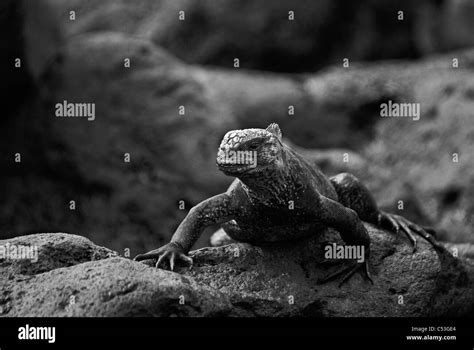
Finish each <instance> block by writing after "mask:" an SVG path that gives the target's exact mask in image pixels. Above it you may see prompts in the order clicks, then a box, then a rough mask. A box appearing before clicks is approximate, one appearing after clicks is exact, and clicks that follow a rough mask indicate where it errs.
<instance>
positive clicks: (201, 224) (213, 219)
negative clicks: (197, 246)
mask: <svg viewBox="0 0 474 350" xmlns="http://www.w3.org/2000/svg"><path fill="white" fill-rule="evenodd" d="M235 208H236V206H235V205H234V201H233V200H232V197H231V196H230V195H229V194H228V193H222V194H219V195H217V196H214V197H211V198H209V199H206V200H205V201H202V202H201V203H199V204H197V205H196V206H194V207H193V208H191V210H190V211H189V213H188V215H186V217H185V218H184V220H183V221H182V222H181V224H180V225H179V226H178V228H177V229H176V232H175V233H174V235H173V237H171V241H170V242H169V243H168V244H165V245H164V246H162V247H160V248H158V249H155V250H152V251H150V252H148V253H145V254H140V255H137V256H136V257H135V260H137V261H140V260H145V259H158V261H157V262H156V267H159V265H160V264H161V262H162V261H163V260H164V259H165V258H168V259H169V263H170V268H171V270H173V269H174V265H175V260H176V259H181V260H183V261H186V262H188V263H190V264H192V259H191V258H190V257H188V256H187V253H188V252H189V250H190V249H191V248H192V246H193V245H194V243H196V241H197V239H198V238H199V236H200V235H201V233H202V231H203V230H204V229H205V228H206V227H207V226H209V225H212V224H220V223H223V222H226V221H229V220H232V219H233V218H234V214H235Z"/></svg>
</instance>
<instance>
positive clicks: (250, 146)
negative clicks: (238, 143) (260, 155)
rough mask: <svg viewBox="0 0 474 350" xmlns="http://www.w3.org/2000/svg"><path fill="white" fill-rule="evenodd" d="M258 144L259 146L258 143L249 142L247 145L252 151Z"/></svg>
mask: <svg viewBox="0 0 474 350" xmlns="http://www.w3.org/2000/svg"><path fill="white" fill-rule="evenodd" d="M259 146H260V145H259V144H258V143H251V144H250V145H249V149H250V150H252V151H254V150H256V149H257V148H258V147H259Z"/></svg>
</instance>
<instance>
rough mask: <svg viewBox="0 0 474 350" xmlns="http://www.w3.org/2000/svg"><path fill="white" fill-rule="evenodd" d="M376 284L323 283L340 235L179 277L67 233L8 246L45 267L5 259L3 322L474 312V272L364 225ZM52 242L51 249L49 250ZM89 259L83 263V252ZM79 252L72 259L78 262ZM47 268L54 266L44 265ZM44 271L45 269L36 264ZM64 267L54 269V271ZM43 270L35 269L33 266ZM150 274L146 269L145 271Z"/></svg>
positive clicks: (203, 257) (203, 258)
mask: <svg viewBox="0 0 474 350" xmlns="http://www.w3.org/2000/svg"><path fill="white" fill-rule="evenodd" d="M366 227H367V229H368V230H369V234H370V236H371V239H372V243H371V252H372V256H371V261H370V268H371V270H372V274H373V278H374V285H372V284H370V283H369V282H368V281H367V280H366V279H364V278H363V277H362V276H361V275H358V274H356V275H354V276H353V277H352V279H350V280H349V281H348V282H347V283H346V284H345V285H343V286H342V287H341V288H338V282H337V281H333V282H328V283H326V284H318V279H320V278H321V277H323V276H326V275H327V274H328V273H330V272H331V271H333V270H334V269H336V268H338V267H337V266H333V265H332V264H331V263H329V264H327V263H323V261H326V262H327V260H325V258H324V246H325V245H326V244H328V242H338V243H340V239H339V236H338V234H337V233H336V232H335V231H332V230H326V231H321V232H319V233H318V234H317V236H316V237H314V238H312V239H309V240H305V241H299V242H293V243H285V244H273V245H269V246H266V247H255V246H252V245H249V244H243V243H234V244H230V245H225V246H222V247H214V248H203V249H200V250H197V251H193V252H191V254H190V255H191V256H192V257H193V259H194V266H193V267H192V268H189V267H185V266H179V267H178V270H177V272H170V271H165V270H161V269H156V268H154V267H153V263H154V262H153V261H151V260H148V261H145V264H143V263H139V262H134V261H131V260H129V259H126V258H122V257H117V256H114V255H115V254H114V253H113V252H111V251H109V250H108V249H106V248H102V247H97V246H94V245H91V243H90V242H89V241H87V240H85V239H80V238H78V237H77V236H74V235H66V234H40V235H31V236H26V237H19V238H16V239H10V240H4V241H0V246H3V247H4V246H6V245H7V244H8V245H10V246H12V245H17V246H18V245H20V244H27V243H28V242H29V243H30V244H32V245H34V244H38V246H39V249H38V250H39V251H40V254H39V259H38V262H39V263H40V264H41V265H40V266H48V268H43V267H40V268H38V269H31V268H30V269H26V270H25V269H19V268H15V266H20V264H23V263H19V262H17V261H15V260H13V261H12V260H9V259H8V258H7V259H3V260H0V275H2V276H5V277H6V276H8V278H2V279H1V284H2V288H1V290H2V294H1V297H0V306H1V308H0V311H1V315H2V316H53V317H56V316H79V317H81V316H87V317H94V316H163V317H168V316H267V317H276V316H317V317H319V316H361V317H363V316H378V317H380V316H414V317H418V316H467V315H470V314H472V312H473V311H474V293H473V291H474V265H473V264H472V261H470V260H459V259H457V258H454V257H453V256H452V255H451V254H450V253H449V252H447V251H445V252H442V253H435V251H434V250H433V249H432V247H431V246H430V245H429V244H428V243H426V242H424V241H422V240H420V243H419V248H418V251H417V252H416V253H415V254H413V253H412V248H411V246H410V245H409V243H408V241H407V240H406V239H404V238H401V237H397V236H396V235H393V234H389V233H387V232H384V231H380V230H377V229H375V228H374V227H372V226H370V225H366ZM48 239H49V242H48ZM81 250H84V252H83V254H80V251H81ZM70 252H72V253H70ZM43 260H45V261H47V263H43V262H42V261H43ZM38 262H37V263H38ZM55 262H56V263H55ZM31 264H33V265H34V264H35V263H31ZM147 264H148V265H150V266H151V267H150V266H146V265H147Z"/></svg>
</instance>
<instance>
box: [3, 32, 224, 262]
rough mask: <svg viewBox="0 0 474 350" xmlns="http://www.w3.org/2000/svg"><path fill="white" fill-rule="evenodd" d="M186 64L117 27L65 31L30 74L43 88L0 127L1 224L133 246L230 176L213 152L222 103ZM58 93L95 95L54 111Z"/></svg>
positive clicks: (168, 226)
mask: <svg viewBox="0 0 474 350" xmlns="http://www.w3.org/2000/svg"><path fill="white" fill-rule="evenodd" d="M126 59H130V62H131V66H130V68H126V67H125V66H124V63H125V60H126ZM188 71H189V68H188V67H187V66H185V65H183V64H181V63H180V62H179V61H178V60H176V59H175V58H173V57H172V56H170V55H168V54H167V53H165V52H164V51H163V50H161V49H159V48H156V47H155V46H153V45H152V44H151V43H150V42H147V41H141V40H137V39H136V38H131V37H129V36H124V35H122V34H120V33H113V32H107V33H100V34H92V35H87V36H78V37H76V38H75V39H74V40H72V39H71V40H70V41H69V42H68V43H67V45H65V46H64V47H63V49H62V50H61V51H60V53H59V54H58V55H57V57H56V59H55V61H54V63H53V64H51V65H50V66H49V68H48V70H47V71H45V72H44V74H42V78H41V79H42V81H41V84H42V85H41V86H42V90H43V97H42V98H38V99H37V100H35V101H32V102H31V103H30V104H29V105H28V106H25V108H24V111H23V113H21V114H19V115H18V116H17V118H16V119H15V120H13V121H12V122H11V123H10V124H9V125H7V126H6V127H5V128H4V129H2V131H1V133H2V135H3V137H4V138H3V140H4V141H3V142H2V148H3V150H4V153H3V154H7V155H9V158H8V159H5V161H4V165H5V167H4V168H5V170H6V171H5V172H4V173H3V174H2V175H3V177H4V179H3V184H4V185H5V187H3V188H2V190H1V192H2V198H4V200H5V201H7V202H8V203H9V206H6V207H3V209H2V210H1V217H3V218H8V219H7V220H5V222H4V223H2V231H3V232H8V233H10V234H14V233H16V234H18V233H25V232H32V231H34V230H35V228H37V227H47V228H48V229H49V230H60V229H61V230H69V231H71V232H76V233H81V234H84V235H86V236H89V237H94V239H96V240H97V241H99V242H101V243H104V244H105V243H110V246H111V247H113V248H114V249H116V250H119V251H123V249H125V248H130V249H132V251H133V254H136V253H138V250H144V249H145V247H150V246H152V245H156V244H159V243H163V241H164V240H165V239H167V237H169V235H170V234H172V233H173V231H174V229H175V228H176V226H177V224H178V223H179V222H180V221H181V220H182V219H183V217H184V215H185V213H186V212H187V210H189V209H190V207H191V206H192V205H194V204H196V203H197V202H199V201H201V200H202V198H205V197H207V196H208V195H209V194H210V193H213V192H216V191H218V189H219V188H221V187H225V184H226V183H227V182H229V181H230V179H226V178H225V177H224V176H223V175H221V174H220V173H219V172H218V171H217V169H216V167H215V160H214V155H215V153H216V150H217V147H218V145H219V143H220V140H221V138H222V136H223V135H224V133H225V132H226V131H227V130H228V129H229V128H230V126H229V120H230V118H231V113H230V112H229V111H228V109H227V108H226V106H225V105H223V104H221V102H220V101H218V100H216V99H215V98H214V97H213V95H212V92H210V90H209V89H208V87H206V86H203V85H202V84H200V83H199V82H197V81H196V80H195V79H193V78H192V76H191V74H190V73H189V72H188ZM64 101H67V102H71V103H76V102H77V103H93V104H95V111H96V116H95V119H94V120H91V121H89V120H87V119H86V118H58V117H56V116H55V111H56V109H55V105H56V104H57V103H63V102H64ZM180 106H183V108H185V109H184V112H185V114H184V115H181V114H180V113H179V110H180V108H181V107H180ZM17 152H19V153H21V154H22V162H21V163H20V164H18V163H15V162H14V161H13V159H14V154H15V153H17ZM126 154H129V156H130V162H126V160H125V158H126ZM202 186H204V191H203V188H202ZM71 201H75V203H74V205H75V206H76V208H75V209H74V210H71ZM180 201H182V202H180ZM180 204H183V205H184V207H182V208H181V209H180V208H179V205H180ZM13 213H14V214H13ZM98 232H102V236H100V234H98ZM4 236H5V234H4ZM112 237H116V238H117V239H113V238H112ZM137 247H138V248H137Z"/></svg>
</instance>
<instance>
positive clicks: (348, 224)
mask: <svg viewBox="0 0 474 350" xmlns="http://www.w3.org/2000/svg"><path fill="white" fill-rule="evenodd" d="M236 155H237V156H236ZM239 155H240V157H239ZM242 155H246V156H247V157H243V156H242ZM216 163H217V167H218V169H219V170H220V171H222V172H223V173H224V174H225V175H228V176H233V177H236V179H235V180H234V182H233V183H232V184H231V185H230V187H229V189H228V190H227V191H226V192H225V193H222V194H218V195H216V196H214V197H211V198H209V199H206V200H204V201H202V202H201V203H199V204H197V205H196V206H194V207H193V208H192V209H191V210H190V211H189V213H188V215H187V216H186V218H185V219H184V220H183V221H182V222H181V224H180V225H179V227H178V228H177V230H176V232H175V233H174V235H173V237H172V238H171V241H170V242H169V243H168V244H166V245H164V246H162V247H161V248H158V249H155V250H152V251H150V252H148V253H145V254H141V255H138V256H137V257H136V258H135V260H138V261H140V260H144V259H156V258H157V259H158V260H157V263H156V267H159V266H160V264H161V263H162V262H163V260H164V259H165V258H166V259H169V266H170V268H171V270H173V269H174V266H175V262H176V260H177V259H178V260H182V261H184V262H188V263H190V264H192V259H191V258H190V257H188V256H187V253H188V252H189V250H190V249H191V247H192V246H193V245H194V243H195V242H196V240H197V239H198V238H199V236H200V234H201V233H202V231H203V230H204V228H206V227H207V226H209V225H213V224H221V226H222V228H223V229H224V230H225V232H226V233H227V234H228V235H229V236H230V237H231V238H232V239H234V240H236V241H240V242H248V243H251V244H254V245H259V244H262V243H266V242H275V241H291V240H296V239H301V238H304V237H308V236H310V235H314V234H317V233H318V232H320V229H321V227H331V228H334V229H335V230H337V231H338V232H339V234H340V236H341V238H342V240H343V241H344V242H345V243H346V244H347V245H360V246H363V247H364V248H365V249H364V252H365V259H363V262H355V263H354V264H351V265H349V266H345V267H344V268H342V269H340V270H339V271H336V272H335V273H333V274H331V275H329V276H327V277H326V278H324V279H323V280H322V281H321V282H326V281H329V280H331V279H333V278H336V277H338V276H340V275H343V277H342V280H341V282H340V285H342V284H343V283H344V282H345V281H346V280H347V279H348V278H349V277H350V276H352V275H353V274H354V272H356V271H357V270H359V269H362V270H361V271H362V272H364V274H365V276H366V277H367V278H368V279H369V280H370V281H371V282H372V283H373V281H372V278H371V274H370V272H369V265H368V261H369V254H370V237H369V234H368V233H367V231H366V229H365V227H364V225H363V224H362V221H366V222H368V223H371V224H374V225H377V226H381V227H386V228H388V229H390V230H392V231H395V232H397V233H398V232H399V231H400V230H401V231H403V232H404V233H405V234H406V236H407V237H408V238H409V240H410V241H411V243H412V244H413V251H415V250H416V244H417V241H416V238H415V234H418V235H420V236H422V237H424V238H425V239H426V240H428V241H429V242H430V243H431V244H432V245H433V246H434V247H435V248H437V249H442V246H441V245H440V244H439V243H438V242H437V241H436V240H435V239H434V238H433V236H432V235H431V234H430V233H429V232H427V231H428V229H424V228H422V227H421V226H418V225H416V224H414V223H412V222H410V221H408V220H407V219H405V218H403V217H402V216H398V215H394V214H389V213H386V212H383V211H381V210H379V209H378V208H377V205H376V203H375V200H374V199H373V197H372V196H371V194H370V193H369V191H368V189H367V188H366V187H365V186H364V185H363V184H362V183H361V182H360V181H359V180H358V179H357V178H356V177H355V176H353V175H351V174H349V173H342V174H339V175H336V176H334V177H331V178H327V177H326V176H325V175H324V174H323V173H322V172H321V171H320V170H319V169H317V168H316V167H315V166H312V165H310V164H309V163H308V162H307V161H306V160H305V159H303V157H301V156H300V155H299V154H297V153H296V152H295V151H293V150H292V149H291V148H290V147H288V146H286V145H285V144H284V143H283V142H282V134H281V131H280V128H279V126H278V125H277V124H275V123H273V124H270V125H269V126H268V127H267V128H266V129H243V130H233V131H229V132H228V133H226V135H225V136H224V138H223V140H222V142H221V144H220V147H219V150H218V153H217V160H216ZM289 203H292V205H289Z"/></svg>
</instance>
